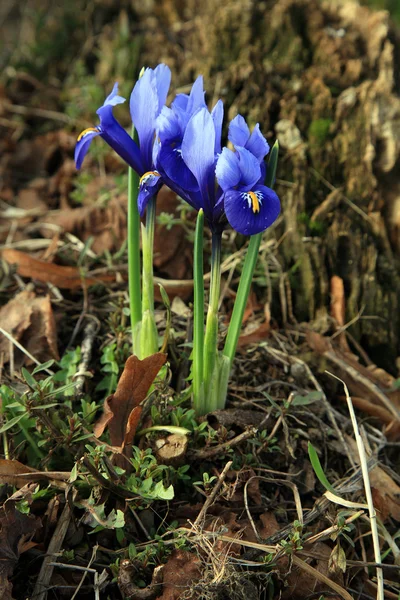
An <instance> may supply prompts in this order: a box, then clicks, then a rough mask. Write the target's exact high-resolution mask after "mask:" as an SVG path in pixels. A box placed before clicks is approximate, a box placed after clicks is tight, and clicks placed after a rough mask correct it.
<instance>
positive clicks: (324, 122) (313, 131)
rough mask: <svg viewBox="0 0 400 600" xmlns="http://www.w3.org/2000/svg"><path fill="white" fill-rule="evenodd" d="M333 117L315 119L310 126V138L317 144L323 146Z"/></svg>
mask: <svg viewBox="0 0 400 600" xmlns="http://www.w3.org/2000/svg"><path fill="white" fill-rule="evenodd" d="M332 122H333V121H332V119H315V121H312V122H311V124H310V127H309V128H308V139H309V141H310V142H311V143H313V144H316V145H317V146H322V145H323V143H324V142H325V140H326V139H327V137H328V135H329V129H330V126H331V124H332Z"/></svg>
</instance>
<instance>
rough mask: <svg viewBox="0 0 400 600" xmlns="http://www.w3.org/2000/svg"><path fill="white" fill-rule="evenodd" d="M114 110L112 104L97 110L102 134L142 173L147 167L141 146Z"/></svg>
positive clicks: (127, 161)
mask: <svg viewBox="0 0 400 600" xmlns="http://www.w3.org/2000/svg"><path fill="white" fill-rule="evenodd" d="M112 111H113V105H112V104H105V105H104V106H102V107H101V108H99V110H98V111H97V114H98V115H99V117H100V127H99V132H100V135H101V137H102V138H103V139H104V140H105V141H106V142H107V144H109V146H111V148H112V149H113V150H115V152H116V153H117V154H119V155H120V157H121V158H122V159H123V160H124V161H125V162H126V163H127V164H128V165H129V166H130V167H132V169H134V170H135V171H136V172H137V173H139V174H142V173H144V170H145V168H144V165H143V162H142V159H141V156H140V151H139V148H138V147H137V145H136V144H135V142H134V141H133V139H132V138H131V136H130V135H129V134H128V133H127V132H126V131H125V129H124V128H123V127H122V126H121V125H120V124H119V123H118V121H117V120H116V118H115V117H114V115H113V112H112Z"/></svg>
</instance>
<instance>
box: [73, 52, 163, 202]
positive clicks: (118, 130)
mask: <svg viewBox="0 0 400 600" xmlns="http://www.w3.org/2000/svg"><path fill="white" fill-rule="evenodd" d="M170 82H171V71H170V69H169V68H168V67H167V66H166V65H164V64H160V65H158V66H157V67H156V68H155V69H154V70H153V69H146V70H145V71H144V72H143V75H142V77H140V79H139V80H138V81H137V83H136V85H135V87H134V88H133V90H132V94H131V97H130V103H129V104H130V112H131V118H132V122H133V124H134V126H135V128H136V131H137V134H138V138H139V146H138V145H137V144H136V142H135V141H134V140H133V139H132V138H131V137H130V135H129V134H128V133H127V132H126V131H125V129H124V128H123V127H122V126H121V125H120V124H119V123H118V121H117V120H116V119H115V117H114V115H113V108H114V106H116V105H117V104H122V103H123V102H125V98H122V97H121V96H119V95H118V84H117V83H116V84H115V85H114V88H113V90H112V92H111V94H110V95H109V96H108V97H107V98H106V100H105V102H104V104H103V106H101V107H100V108H99V109H98V111H97V114H98V115H99V118H100V124H99V125H97V126H96V127H89V128H88V129H85V130H84V131H82V133H81V134H80V135H79V136H78V141H77V145H76V148H75V162H76V167H77V168H78V169H80V167H81V165H82V162H83V160H84V158H85V156H86V153H87V152H88V150H89V147H90V144H91V142H92V140H93V138H95V137H97V136H98V135H99V136H100V137H102V138H103V139H104V140H105V141H106V142H107V143H108V144H109V146H111V148H113V150H115V151H116V152H117V154H119V155H120V156H121V158H122V159H123V160H124V161H125V162H126V163H127V164H128V165H129V166H130V167H132V169H134V170H135V171H136V172H137V173H138V174H139V175H140V176H141V186H140V188H141V190H140V192H141V193H140V194H139V198H138V205H139V210H140V212H141V213H142V214H143V213H144V210H145V208H146V205H147V203H148V201H149V200H150V198H151V197H152V196H154V195H155V194H156V193H157V192H158V190H159V189H160V187H161V185H162V180H161V177H160V174H159V173H158V172H157V171H156V169H155V166H154V141H155V131H156V121H157V117H158V116H159V115H160V113H161V110H162V107H163V106H164V104H165V102H166V99H167V95H168V90H169V85H170Z"/></svg>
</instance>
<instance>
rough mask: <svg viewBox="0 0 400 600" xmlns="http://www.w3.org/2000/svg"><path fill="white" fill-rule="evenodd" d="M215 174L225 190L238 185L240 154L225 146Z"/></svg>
mask: <svg viewBox="0 0 400 600" xmlns="http://www.w3.org/2000/svg"><path fill="white" fill-rule="evenodd" d="M215 174H216V176H217V179H218V183H219V185H220V186H221V188H222V189H223V190H224V192H226V191H227V190H230V189H232V188H234V187H235V186H237V184H238V183H239V181H240V169H239V159H238V155H237V154H236V153H235V152H232V150H229V148H223V149H222V152H221V154H220V156H219V158H218V161H217V166H216V169H215Z"/></svg>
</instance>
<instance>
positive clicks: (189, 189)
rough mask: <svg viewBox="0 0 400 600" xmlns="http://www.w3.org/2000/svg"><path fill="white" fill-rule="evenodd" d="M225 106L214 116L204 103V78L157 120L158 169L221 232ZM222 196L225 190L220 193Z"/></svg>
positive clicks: (218, 105) (219, 102)
mask: <svg viewBox="0 0 400 600" xmlns="http://www.w3.org/2000/svg"><path fill="white" fill-rule="evenodd" d="M222 119H223V104H222V101H221V100H219V101H218V102H217V104H216V105H215V107H214V108H213V110H212V112H211V113H210V112H209V111H208V109H207V106H206V103H205V101H204V90H203V78H202V77H201V76H200V77H198V78H197V79H196V81H195V83H194V84H193V87H192V90H191V92H190V94H189V95H186V94H179V95H178V96H177V97H176V98H175V100H174V101H173V103H172V105H171V108H167V107H163V109H162V111H161V114H160V116H159V117H158V119H157V138H158V142H157V150H156V155H155V165H156V169H157V171H158V172H159V173H160V174H161V176H162V179H163V181H164V183H166V185H168V187H170V188H171V189H172V190H174V191H175V192H176V193H177V194H178V195H179V196H181V197H182V198H183V199H184V200H186V202H188V203H189V204H190V205H191V206H193V207H194V208H195V209H196V210H199V209H200V208H203V210H204V212H205V215H206V218H207V219H208V222H209V224H210V226H211V228H212V229H213V230H217V229H221V228H222V227H221V224H220V223H219V221H220V217H221V214H222V212H223V211H222V210H221V207H218V206H217V204H218V203H217V200H216V198H217V196H216V192H217V190H216V187H215V165H216V162H217V159H218V154H219V153H220V152H221V129H222ZM219 191H220V192H221V190H219Z"/></svg>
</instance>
